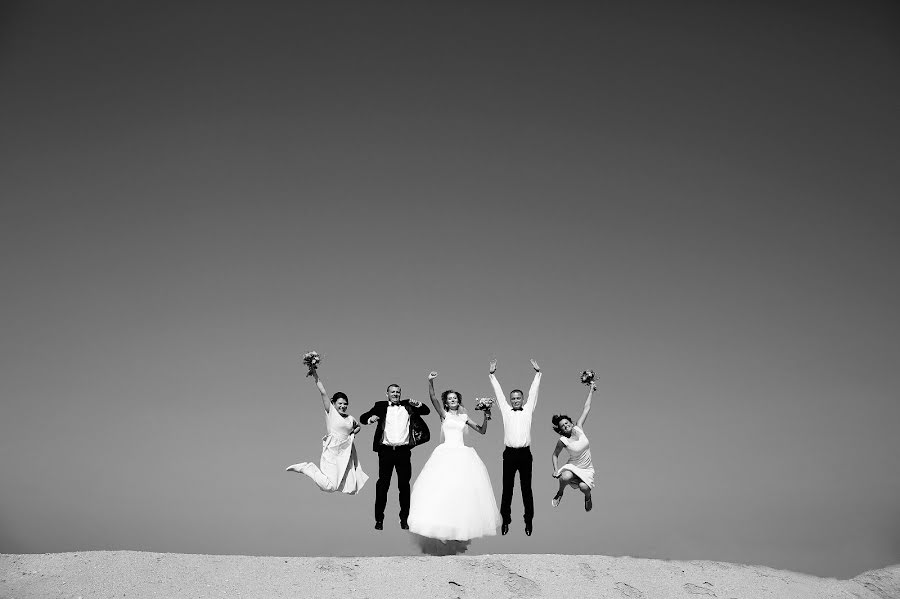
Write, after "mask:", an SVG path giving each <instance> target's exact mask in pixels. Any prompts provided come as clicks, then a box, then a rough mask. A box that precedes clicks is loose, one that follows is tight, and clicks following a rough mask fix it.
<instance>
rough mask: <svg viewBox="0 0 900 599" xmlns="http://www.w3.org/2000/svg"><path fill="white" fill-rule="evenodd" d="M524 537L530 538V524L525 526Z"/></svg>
mask: <svg viewBox="0 0 900 599" xmlns="http://www.w3.org/2000/svg"><path fill="white" fill-rule="evenodd" d="M525 536H527V537H530V536H531V522H529V523H527V524H526V525H525Z"/></svg>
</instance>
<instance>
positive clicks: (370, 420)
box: [368, 415, 378, 424]
mask: <svg viewBox="0 0 900 599" xmlns="http://www.w3.org/2000/svg"><path fill="white" fill-rule="evenodd" d="M376 422H378V416H375V415H372V416H369V420H368V424H375V423H376Z"/></svg>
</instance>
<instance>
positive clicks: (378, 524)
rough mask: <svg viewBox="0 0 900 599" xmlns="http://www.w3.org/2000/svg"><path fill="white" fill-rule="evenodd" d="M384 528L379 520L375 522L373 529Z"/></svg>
mask: <svg viewBox="0 0 900 599" xmlns="http://www.w3.org/2000/svg"><path fill="white" fill-rule="evenodd" d="M383 528H384V524H382V523H381V520H379V521H378V522H376V523H375V530H382V529H383Z"/></svg>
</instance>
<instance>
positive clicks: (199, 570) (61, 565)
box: [0, 551, 900, 599]
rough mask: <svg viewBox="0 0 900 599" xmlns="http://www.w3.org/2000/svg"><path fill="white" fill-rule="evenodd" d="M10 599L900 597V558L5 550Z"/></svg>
mask: <svg viewBox="0 0 900 599" xmlns="http://www.w3.org/2000/svg"><path fill="white" fill-rule="evenodd" d="M0 597H2V598H3V599H26V598H30V597H41V598H44V597H48V598H49V597H65V598H73V599H75V598H78V599H94V598H112V597H191V598H205V597H217V598H222V597H251V598H253V597H265V598H268V597H326V598H330V597H353V598H359V599H366V598H368V599H377V598H381V597H386V598H391V599H406V598H415V599H423V598H426V597H428V598H430V597H437V598H446V599H457V598H458V599H467V598H479V597H490V598H491V599H500V598H505V597H517V598H529V597H560V598H562V597H566V598H567V599H570V598H572V597H583V598H585V599H587V598H593V597H613V598H622V597H625V598H629V599H640V598H648V599H649V598H654V597H659V598H674V597H692V598H694V599H703V598H704V597H722V598H731V597H734V598H740V599H745V598H755V597H760V598H770V597H783V598H792V599H803V598H807V597H808V598H810V599H813V598H816V599H823V598H830V597H834V598H841V599H854V598H858V599H869V598H871V599H888V598H890V599H900V565H897V566H891V567H889V568H884V569H881V570H873V571H871V572H866V573H864V574H861V575H859V576H857V577H855V578H853V579H851V580H835V579H832V578H817V577H815V576H808V575H805V574H798V573H796V572H787V571H784V570H773V569H771V568H765V567H761V566H740V565H736V564H728V563H722V562H701V561H692V562H676V561H660V560H650V559H635V558H628V557H618V558H613V557H603V556H595V555H483V556H473V557H467V556H451V557H361V558H353V557H342V558H331V557H322V558H310V557H302V558H301V557H246V556H236V555H235V556H232V555H185V554H175V553H143V552H136V551H90V552H81V553H47V554H34V555H31V554H29V555H6V554H4V555H0Z"/></svg>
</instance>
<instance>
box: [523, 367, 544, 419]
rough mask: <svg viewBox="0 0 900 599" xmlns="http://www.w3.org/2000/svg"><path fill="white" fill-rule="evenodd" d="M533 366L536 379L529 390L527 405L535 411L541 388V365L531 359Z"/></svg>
mask: <svg viewBox="0 0 900 599" xmlns="http://www.w3.org/2000/svg"><path fill="white" fill-rule="evenodd" d="M531 367H532V368H534V380H533V381H531V389H529V390H528V400H527V401H526V402H525V406H526V407H528V408H530V409H531V410H532V411H534V406H535V404H537V398H538V391H540V389H541V367H540V366H538V363H537V362H535V361H534V359H532V360H531Z"/></svg>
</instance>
